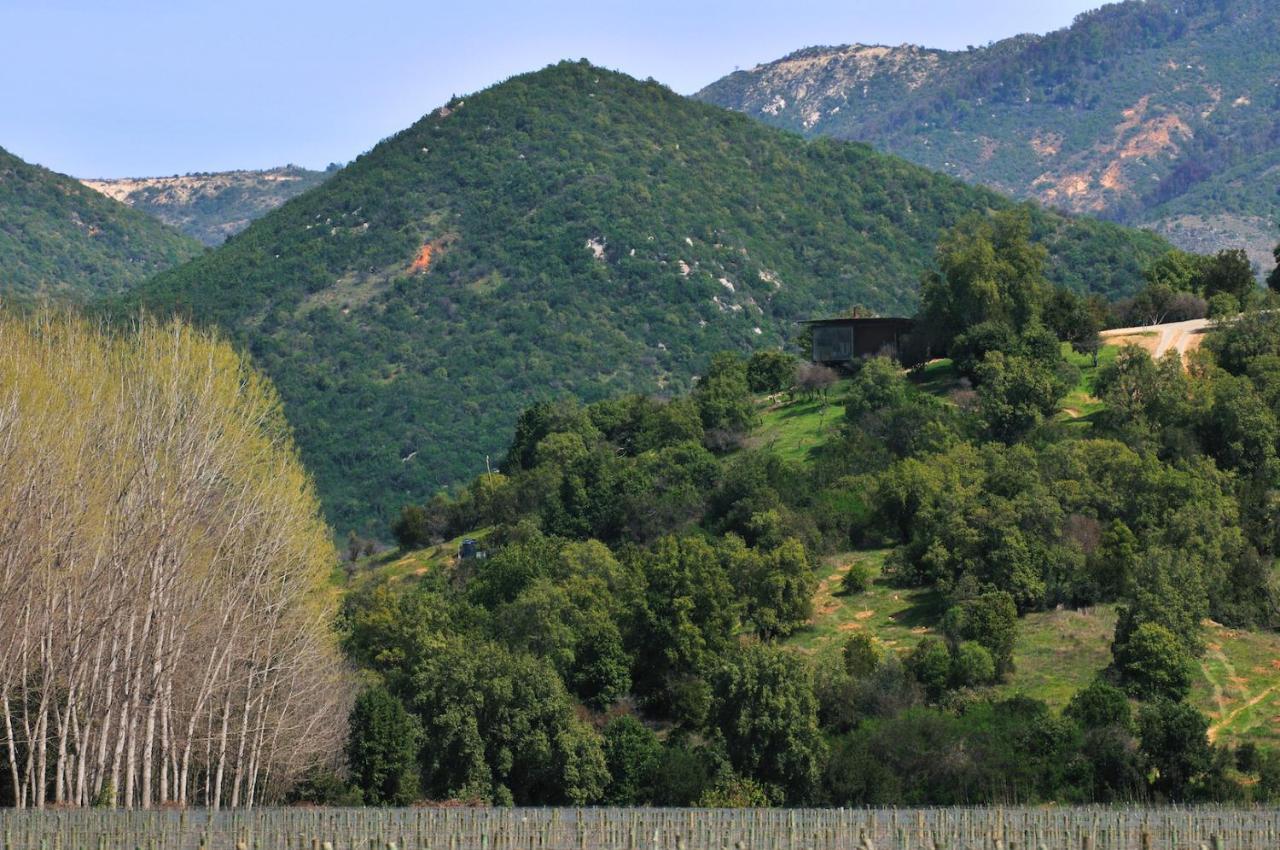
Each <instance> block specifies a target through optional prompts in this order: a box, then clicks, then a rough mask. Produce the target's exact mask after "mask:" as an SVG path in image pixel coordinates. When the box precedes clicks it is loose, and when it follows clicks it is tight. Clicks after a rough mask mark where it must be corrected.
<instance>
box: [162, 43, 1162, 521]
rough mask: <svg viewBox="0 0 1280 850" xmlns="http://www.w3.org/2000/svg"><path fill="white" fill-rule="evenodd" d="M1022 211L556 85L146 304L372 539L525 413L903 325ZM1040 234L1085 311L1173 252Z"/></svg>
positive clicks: (491, 103)
mask: <svg viewBox="0 0 1280 850" xmlns="http://www.w3.org/2000/svg"><path fill="white" fill-rule="evenodd" d="M1009 204H1010V202H1009V201H1007V200H1004V199H1002V198H1001V197H999V196H997V195H995V194H994V193H991V192H988V191H985V190H980V189H975V188H971V187H969V186H966V185H965V184H963V183H961V182H959V181H956V180H953V179H951V178H948V177H945V176H942V175H939V174H935V173H932V172H929V171H926V170H924V169H921V168H919V167H916V166H913V165H910V164H908V163H906V162H903V161H901V160H899V159H896V158H892V157H888V156H883V155H879V154H876V153H874V152H873V151H872V150H870V149H869V148H867V147H866V146H863V145H856V144H843V143H835V142H831V141H818V142H806V141H804V140H803V139H801V138H800V137H798V136H796V135H793V134H790V133H785V132H781V131H779V130H776V129H772V128H767V127H764V126H762V125H760V124H758V123H757V122H754V121H751V120H749V119H748V118H746V117H745V116H742V115H738V114H736V113H732V112H729V111H725V110H721V109H718V108H715V107H711V106H708V105H706V104H702V103H698V102H695V101H691V100H688V99H686V98H683V97H680V96H678V95H676V94H674V93H672V92H671V91H669V90H668V89H666V88H664V87H662V86H660V85H658V84H656V83H653V82H640V81H637V80H634V79H631V78H629V77H626V76H624V75H621V74H617V73H613V72H609V71H605V70H602V69H599V68H595V67H592V66H591V65H588V64H586V63H585V62H580V63H572V64H571V63H562V64H560V65H557V66H553V67H550V68H547V69H545V70H543V71H539V72H537V73H532V74H527V75H524V76H520V77H516V78H514V79H511V80H509V81H507V82H505V83H503V84H501V85H498V86H496V87H494V88H492V89H489V90H486V91H484V92H481V93H479V94H477V95H474V96H469V97H467V98H465V99H455V100H454V101H452V102H451V103H449V104H448V105H447V106H445V107H442V108H441V109H439V110H437V111H435V112H434V113H432V114H431V115H429V116H427V117H425V118H424V119H422V120H421V121H419V122H418V123H417V124H415V125H413V126H412V127H410V128H409V129H407V130H405V131H403V132H401V133H400V134H398V135H396V136H394V137H393V138H390V139H387V140H386V141H384V142H382V143H381V144H379V145H378V146H377V147H375V148H374V149H373V150H371V151H370V152H368V153H367V154H365V155H363V156H361V157H359V158H358V159H357V160H356V161H355V162H353V163H352V164H351V165H349V166H348V167H347V168H345V169H344V170H342V171H341V172H339V173H338V174H336V175H334V176H333V177H332V178H331V179H330V180H329V181H328V182H326V183H325V184H324V185H323V186H321V187H319V188H318V189H316V190H314V191H312V192H308V193H306V194H305V195H302V196H300V197H298V198H296V199H294V200H292V201H290V202H289V203H287V204H285V205H284V206H283V207H281V208H280V209H278V210H276V211H274V212H272V213H270V214H268V215H267V216H266V217H264V218H262V219H260V220H259V221H257V222H255V223H254V224H253V225H251V226H250V227H249V228H248V229H247V230H245V231H244V232H242V233H240V234H238V235H236V236H234V237H232V238H231V239H230V240H229V241H228V242H227V243H226V245H224V246H223V247H222V248H220V249H218V250H216V251H214V252H213V253H211V254H209V255H207V256H205V257H202V258H200V259H198V260H197V261H195V262H193V263H191V264H189V265H187V266H185V267H183V268H181V269H178V270H174V271H172V272H169V273H166V274H163V275H161V276H159V277H158V278H156V279H155V280H154V281H152V282H151V283H150V284H148V286H147V287H146V288H145V291H144V292H143V293H142V294H141V295H140V296H139V298H140V299H141V301H142V302H143V303H145V304H148V305H151V306H152V307H156V308H161V309H175V310H178V311H181V312H183V313H189V314H191V315H193V316H195V317H196V318H197V319H198V320H202V321H206V322H215V323H217V324H219V325H220V326H222V327H224V328H226V329H227V330H228V331H229V332H230V333H231V334H232V335H233V336H234V337H235V338H236V339H237V340H239V341H240V342H241V343H243V344H245V345H246V346H248V347H249V348H250V349H251V350H252V352H253V354H254V356H255V358H256V360H257V362H258V363H259V364H260V365H261V366H262V367H263V368H264V369H265V370H266V371H267V372H268V373H269V374H270V375H271V377H272V378H273V380H274V381H275V383H276V385H277V387H278V388H279V390H280V392H281V394H282V396H283V398H284V400H285V404H286V408H287V412H288V415H289V419H290V422H291V423H292V424H293V426H294V428H295V430H296V435H297V439H298V442H299V445H300V446H301V450H302V453H303V456H304V459H305V460H306V462H307V464H308V466H309V467H310V468H311V469H312V470H313V472H314V473H315V475H316V478H317V481H318V484H319V488H320V492H321V493H322V496H323V498H324V500H325V503H326V505H327V508H328V512H329V516H330V519H331V521H332V522H333V523H334V525H335V526H336V527H337V529H338V531H339V532H345V531H346V530H347V529H349V528H357V529H368V530H370V531H374V532H377V531H379V530H381V529H385V523H386V522H387V521H388V519H389V518H390V517H391V516H392V515H393V514H394V512H395V511H397V510H398V509H399V507H400V506H401V505H402V504H404V503H405V502H407V501H410V500H411V499H422V498H424V497H425V496H427V495H429V494H430V493H432V492H434V491H435V490H437V489H438V488H440V487H442V486H445V485H449V484H451V483H454V482H457V481H459V480H461V479H463V478H465V477H468V476H470V475H472V474H474V473H476V472H477V471H480V470H483V469H484V468H485V458H486V455H489V456H492V457H493V459H494V460H495V461H496V459H497V458H496V455H497V454H498V453H499V452H500V451H501V449H502V448H503V447H504V445H505V443H506V436H505V435H506V434H507V433H509V429H510V427H511V425H512V423H513V422H514V421H515V417H516V414H517V413H518V411H519V410H520V409H521V408H522V407H524V406H526V405H527V404H529V403H530V402H532V401H535V400H537V399H540V398H546V397H554V396H561V395H566V394H573V395H575V396H577V397H579V398H581V399H583V400H585V401H592V400H595V399H599V398H602V397H605V396H607V395H611V394H616V393H618V392H623V391H629V390H640V391H644V392H668V393H670V392H676V391H679V390H682V389H685V388H687V387H688V386H689V383H690V378H691V376H692V375H693V374H694V373H696V372H697V371H698V370H700V369H702V368H703V367H704V365H705V363H706V357H707V355H708V354H709V353H710V352H713V351H716V350H720V349H738V350H744V349H746V348H748V347H751V346H759V345H769V344H777V343H780V342H781V341H783V339H784V338H785V337H787V336H789V335H791V334H793V333H794V324H793V323H794V322H795V321H796V320H797V319H800V318H804V317H807V316H810V315H813V314H815V313H828V312H831V311H834V310H840V309H847V308H849V307H852V306H853V305H857V304H861V305H864V306H866V307H868V308H870V309H872V310H877V311H882V312H886V313H892V312H903V311H910V310H912V309H913V308H914V306H915V302H916V289H917V281H918V279H919V277H920V274H921V272H922V270H923V269H924V268H925V267H926V265H927V264H928V262H929V258H930V255H931V253H932V246H933V245H934V243H935V241H936V239H937V236H938V233H939V232H940V229H941V228H943V227H946V226H948V225H949V224H951V223H953V222H955V221H956V220H957V219H958V218H959V217H960V216H962V215H964V214H965V213H967V212H970V211H973V210H983V209H988V208H999V207H1007V206H1009ZM1032 215H1033V230H1034V231H1035V235H1036V236H1037V237H1038V238H1039V239H1041V240H1043V241H1044V242H1045V243H1046V244H1047V245H1048V246H1049V248H1050V252H1051V258H1050V264H1049V275H1050V277H1051V278H1053V279H1054V280H1055V281H1057V282H1061V283H1064V284H1066V285H1069V286H1071V287H1073V288H1077V289H1086V288H1091V289H1095V290H1099V291H1103V292H1107V293H1111V294H1116V293H1122V292H1125V291H1128V290H1130V289H1131V288H1132V287H1134V286H1135V284H1136V283H1137V282H1138V280H1139V277H1140V274H1139V270H1140V269H1141V268H1142V266H1143V265H1144V264H1145V263H1146V262H1147V261H1148V260H1149V259H1151V258H1152V257H1154V256H1156V255H1157V254H1159V253H1161V252H1162V251H1163V250H1164V249H1165V248H1166V247H1167V246H1166V243H1164V242H1163V240H1161V239H1159V238H1158V237H1155V236H1153V235H1152V234H1149V233H1142V232H1137V231H1131V230H1126V229H1123V228H1119V227H1116V226H1113V225H1106V224H1101V223H1098V222H1094V221H1088V220H1073V219H1066V218H1063V217H1061V216H1057V215H1052V214H1048V213H1044V212H1040V211H1034V212H1033V213H1032Z"/></svg>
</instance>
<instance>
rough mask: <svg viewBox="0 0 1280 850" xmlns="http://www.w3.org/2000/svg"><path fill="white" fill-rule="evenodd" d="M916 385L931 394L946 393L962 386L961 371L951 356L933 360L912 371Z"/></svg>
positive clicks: (912, 378) (939, 394) (912, 377)
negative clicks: (957, 369) (957, 368)
mask: <svg viewBox="0 0 1280 850" xmlns="http://www.w3.org/2000/svg"><path fill="white" fill-rule="evenodd" d="M911 380H912V381H914V382H915V384H916V386H918V387H919V388H920V389H922V390H924V391H925V392H927V393H929V394H930V395H937V396H941V395H946V394H947V393H949V392H951V391H952V390H954V389H958V388H959V386H960V373H959V372H958V371H956V364H955V363H954V362H952V360H951V358H950V357H942V358H939V359H937V360H931V361H929V362H928V363H926V364H924V365H923V366H921V367H920V368H919V369H918V370H916V371H914V372H912V373H911Z"/></svg>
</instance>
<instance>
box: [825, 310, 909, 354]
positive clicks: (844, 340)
mask: <svg viewBox="0 0 1280 850" xmlns="http://www.w3.org/2000/svg"><path fill="white" fill-rule="evenodd" d="M801 324H805V325H808V326H809V328H810V329H811V330H812V332H813V350H812V353H811V355H810V356H811V359H812V360H813V362H814V363H822V364H824V365H826V366H841V365H844V364H846V363H850V362H852V361H855V360H861V359H863V358H867V357H876V356H878V355H881V354H886V355H888V356H890V357H898V358H899V359H901V355H902V353H903V352H904V351H905V350H906V345H905V343H906V338H907V336H908V334H910V332H911V328H912V326H913V325H914V324H915V321H914V320H913V319H902V318H893V317H884V318H874V319H871V318H866V319H811V320H809V321H807V322H802V323H801Z"/></svg>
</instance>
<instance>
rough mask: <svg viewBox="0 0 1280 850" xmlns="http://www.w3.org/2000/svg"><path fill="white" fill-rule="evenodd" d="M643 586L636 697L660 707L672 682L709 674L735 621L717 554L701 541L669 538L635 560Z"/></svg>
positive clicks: (727, 584) (638, 635)
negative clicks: (684, 677) (643, 581)
mask: <svg viewBox="0 0 1280 850" xmlns="http://www.w3.org/2000/svg"><path fill="white" fill-rule="evenodd" d="M637 560H638V562H639V566H638V569H639V570H640V571H641V572H642V573H643V575H644V576H645V578H646V580H647V582H646V587H645V591H644V608H643V611H642V612H641V613H640V628H639V629H638V630H637V632H638V633H637V638H636V639H637V646H636V648H635V651H634V653H633V655H634V657H635V658H636V659H637V661H640V660H643V663H638V664H637V666H636V669H635V671H634V674H635V680H636V685H637V688H638V689H639V692H640V693H641V694H642V695H643V696H645V697H646V698H649V699H650V700H653V699H657V701H658V704H659V705H660V704H661V703H662V701H663V699H664V698H666V697H668V696H669V694H668V693H667V690H668V686H669V685H670V684H671V682H672V680H673V679H675V678H679V677H682V676H687V675H696V674H699V673H702V672H705V671H708V670H710V669H711V667H712V666H713V663H714V659H715V656H717V655H718V654H719V653H720V652H721V651H723V649H724V648H725V647H726V646H727V645H728V642H729V638H730V634H731V632H732V629H733V626H734V623H735V620H736V617H735V611H734V600H733V589H732V587H731V586H730V584H729V579H728V576H727V575H726V574H725V571H724V565H723V564H722V563H721V560H720V556H719V554H718V553H717V552H716V551H715V550H714V549H713V548H711V546H710V545H709V544H708V543H707V542H706V541H705V540H704V539H702V538H700V537H674V536H668V537H664V538H663V539H661V540H659V541H658V543H657V544H656V545H655V546H654V548H653V551H652V552H650V553H646V554H643V555H638V556H637Z"/></svg>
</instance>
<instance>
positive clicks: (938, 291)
mask: <svg viewBox="0 0 1280 850" xmlns="http://www.w3.org/2000/svg"><path fill="white" fill-rule="evenodd" d="M1030 237H1031V225H1030V217H1029V215H1028V212H1027V210H1026V209H1025V208H1019V209H1016V210H1009V211H1006V212H1001V213H996V214H994V215H971V216H968V217H966V218H965V219H963V220H962V221H961V222H960V223H959V224H957V225H956V226H955V227H954V228H952V229H951V230H950V231H948V232H947V233H946V234H944V235H943V237H942V239H941V241H940V242H939V243H938V250H937V257H936V262H937V270H936V271H933V272H930V273H928V274H926V275H925V278H924V284H923V287H922V289H921V293H920V300H921V313H922V315H923V316H924V318H925V320H926V322H927V323H928V324H929V326H930V328H931V329H932V332H933V333H934V334H935V335H936V337H937V341H938V342H939V343H940V344H941V345H942V346H943V347H944V348H945V347H946V346H948V345H949V344H950V343H951V341H952V340H953V339H954V338H955V337H956V336H957V335H959V334H961V333H963V332H964V331H965V330H967V329H968V328H971V327H973V326H975V325H979V324H981V323H983V322H989V321H1000V322H1004V323H1006V324H1008V325H1009V326H1010V327H1012V328H1013V329H1014V330H1015V331H1018V330H1021V329H1022V328H1023V327H1024V326H1025V325H1027V324H1028V323H1030V322H1031V321H1032V320H1033V319H1034V318H1035V317H1037V316H1038V315H1039V312H1040V308H1041V305H1042V303H1043V301H1044V298H1045V296H1046V294H1047V284H1046V283H1045V280H1044V265H1045V259H1046V253H1045V249H1044V248H1043V247H1042V246H1040V245H1036V244H1033V243H1032V242H1031V238H1030Z"/></svg>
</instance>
